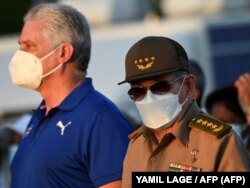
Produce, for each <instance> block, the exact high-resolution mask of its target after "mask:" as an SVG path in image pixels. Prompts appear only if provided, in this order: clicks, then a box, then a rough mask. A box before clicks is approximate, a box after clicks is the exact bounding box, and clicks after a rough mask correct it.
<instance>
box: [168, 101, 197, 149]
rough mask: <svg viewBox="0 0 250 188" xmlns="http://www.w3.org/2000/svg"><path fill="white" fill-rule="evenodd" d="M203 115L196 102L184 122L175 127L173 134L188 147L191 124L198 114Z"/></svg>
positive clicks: (183, 119)
mask: <svg viewBox="0 0 250 188" xmlns="http://www.w3.org/2000/svg"><path fill="white" fill-rule="evenodd" d="M200 113H201V109H200V108H199V107H198V105H197V103H196V102H194V101H193V102H192V103H191V105H190V106H189V108H188V110H187V112H186V114H185V115H184V117H183V118H182V120H181V121H180V122H179V123H178V124H177V125H176V126H175V127H174V129H173V131H172V134H173V135H174V136H175V137H176V138H177V139H178V140H179V141H180V142H181V143H182V144H183V145H184V146H187V145H188V141H189V132H190V127H188V124H189V122H190V121H191V120H192V119H193V118H194V117H195V116H197V115H198V114H200Z"/></svg>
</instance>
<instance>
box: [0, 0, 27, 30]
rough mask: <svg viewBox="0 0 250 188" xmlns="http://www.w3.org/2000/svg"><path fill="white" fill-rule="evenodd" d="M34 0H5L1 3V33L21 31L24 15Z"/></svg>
mask: <svg viewBox="0 0 250 188" xmlns="http://www.w3.org/2000/svg"><path fill="white" fill-rule="evenodd" d="M31 2H32V0H7V1H6V0H5V1H1V3H0V35H4V34H11V33H17V32H20V30H21V27H22V25H23V16H24V14H25V13H26V11H27V10H28V9H29V8H30V5H31Z"/></svg>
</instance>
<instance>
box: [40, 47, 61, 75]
mask: <svg viewBox="0 0 250 188" xmlns="http://www.w3.org/2000/svg"><path fill="white" fill-rule="evenodd" d="M59 47H60V45H58V46H57V47H56V48H55V49H54V50H52V51H51V52H49V53H48V54H47V55H45V56H44V57H42V58H41V59H40V61H41V62H42V61H43V60H44V59H46V58H47V57H49V56H50V55H51V54H53V53H54V52H55V51H56V50H57V49H58V48H59ZM62 65H63V64H62V63H60V64H59V65H58V66H56V67H55V68H54V69H52V70H51V71H49V72H47V73H46V74H44V75H43V76H42V78H44V77H46V76H48V75H50V74H52V73H53V72H55V71H57V70H58V69H59V68H60V67H61V66H62Z"/></svg>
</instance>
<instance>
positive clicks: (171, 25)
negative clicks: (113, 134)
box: [0, 0, 250, 121]
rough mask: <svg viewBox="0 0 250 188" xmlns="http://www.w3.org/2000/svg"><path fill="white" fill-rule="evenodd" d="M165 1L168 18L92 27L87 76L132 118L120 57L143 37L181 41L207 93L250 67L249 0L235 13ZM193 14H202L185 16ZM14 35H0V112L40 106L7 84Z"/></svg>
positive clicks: (32, 97) (35, 99) (35, 97)
mask: <svg viewBox="0 0 250 188" xmlns="http://www.w3.org/2000/svg"><path fill="white" fill-rule="evenodd" d="M163 2H164V1H163ZM165 2H168V4H166V5H164V8H165V11H167V12H168V14H169V16H168V17H167V18H166V19H163V20H153V21H149V20H145V21H143V22H133V23H131V22H130V23H123V24H120V25H118V24H117V25H106V26H103V27H99V28H93V29H92V43H93V46H92V55H91V62H90V64H89V71H88V75H87V76H90V77H93V84H94V86H95V87H96V89H97V90H99V91H101V92H102V93H104V94H105V95H107V96H108V97H109V98H110V99H112V100H113V101H114V102H115V103H116V104H117V105H118V106H119V107H120V109H121V110H122V111H124V112H126V113H127V114H128V115H129V116H131V117H133V118H135V119H136V121H137V120H138V121H139V117H138V115H137V111H136V109H135V106H134V104H133V102H132V101H131V100H130V99H129V97H128V95H127V90H128V88H129V85H128V84H123V85H119V86H118V85H117V83H118V82H120V81H122V80H123V79H124V77H125V63H124V58H125V55H126V52H127V50H128V49H129V48H130V47H131V46H132V44H134V43H135V42H136V41H137V40H139V39H140V38H142V37H144V36H148V35H162V36H166V37H170V38H173V39H175V40H176V41H178V42H179V43H180V44H181V45H183V47H184V48H185V49H186V51H187V53H188V56H189V58H191V59H195V60H197V61H198V63H200V65H201V67H202V68H203V69H204V71H205V74H206V75H205V76H206V80H207V85H206V90H205V94H207V93H209V92H210V91H211V90H212V89H214V88H215V87H221V86H223V85H228V84H231V83H232V82H233V81H234V80H235V79H236V78H237V77H238V75H240V74H241V73H243V72H245V71H250V50H249V49H250V48H249V46H250V35H249V33H250V13H249V11H248V10H247V9H244V2H247V1H242V0H241V1H238V3H239V2H241V3H239V4H237V6H238V7H236V8H237V9H235V10H234V11H222V10H223V9H227V8H228V7H226V6H224V7H223V6H222V5H221V6H220V8H218V7H219V5H218V4H217V5H216V4H212V3H208V1H194V0H192V1H188V2H189V4H188V3H186V2H185V1H184V2H183V1H181V2H180V0H172V1H171V0H169V1H165ZM195 2H196V4H195ZM197 2H200V3H197ZM201 2H203V3H201ZM205 2H206V3H207V5H208V4H209V5H210V6H207V7H206V15H205V14H201V11H202V10H203V9H204V7H205ZM209 2H215V1H209ZM220 2H224V3H225V2H231V5H230V6H229V8H231V7H233V6H234V5H233V3H232V2H235V1H231V0H230V1H229V0H228V1H220ZM192 3H193V4H192ZM191 5H192V6H191ZM195 5H196V6H195ZM212 5H213V6H214V8H213V6H212ZM216 7H217V9H216ZM173 10H174V11H173ZM199 11H200V12H199ZM213 11H214V12H213ZM191 12H196V13H198V14H200V15H201V16H199V17H198V16H197V15H196V16H195V15H189V14H190V13H191ZM187 15H188V16H187ZM17 37H18V36H4V37H0V72H1V79H0V99H1V100H0V112H1V113H2V114H16V113H22V112H26V111H30V110H31V109H33V108H35V107H36V106H38V104H39V103H40V100H41V97H40V96H39V94H38V93H37V92H35V91H31V90H27V89H24V88H20V87H17V86H14V85H12V83H11V80H10V77H9V73H8V64H9V61H10V58H11V56H12V54H13V53H14V51H15V50H16V49H17V48H18V45H17V40H18V38H17ZM163 53H164V52H163Z"/></svg>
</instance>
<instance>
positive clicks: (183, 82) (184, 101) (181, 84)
mask: <svg viewBox="0 0 250 188" xmlns="http://www.w3.org/2000/svg"><path fill="white" fill-rule="evenodd" d="M186 77H187V75H185V76H184V79H183V81H182V83H181V87H180V89H179V91H178V93H177V96H178V97H179V94H180V92H181V89H182V86H183V84H184V82H185V80H186ZM187 101H188V98H186V99H185V101H184V102H183V103H182V104H181V106H183V105H184V104H185V103H186V102H187Z"/></svg>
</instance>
